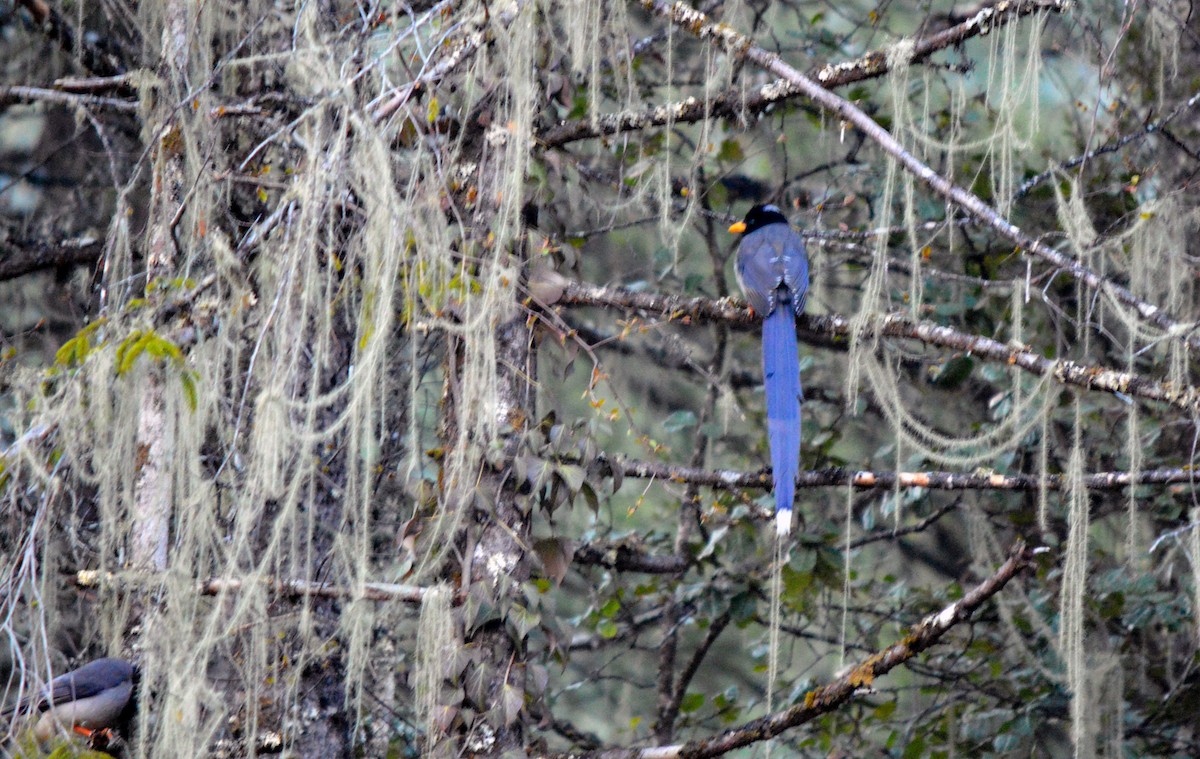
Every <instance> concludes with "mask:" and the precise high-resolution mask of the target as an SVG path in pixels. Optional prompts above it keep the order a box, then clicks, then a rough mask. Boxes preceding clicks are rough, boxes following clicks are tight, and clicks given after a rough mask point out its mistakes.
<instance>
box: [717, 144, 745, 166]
mask: <svg viewBox="0 0 1200 759" xmlns="http://www.w3.org/2000/svg"><path fill="white" fill-rule="evenodd" d="M717 160H718V161H729V162H732V163H740V162H741V161H744V160H746V154H745V153H744V152H742V146H741V144H740V143H739V142H738V141H737V140H735V139H732V138H730V139H728V140H722V141H721V149H720V150H719V151H717Z"/></svg>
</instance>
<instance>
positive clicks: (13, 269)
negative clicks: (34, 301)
mask: <svg viewBox="0 0 1200 759" xmlns="http://www.w3.org/2000/svg"><path fill="white" fill-rule="evenodd" d="M2 245H3V246H4V247H8V248H10V250H6V251H4V255H3V256H0V282H4V281H7V280H10V279H16V278H17V277H21V276H24V275H26V274H29V273H30V272H35V271H43V270H45V269H54V268H57V267H59V266H73V265H75V264H94V263H96V261H98V260H99V259H100V256H101V255H102V254H103V253H104V244H103V242H102V241H101V240H99V239H97V238H95V237H79V238H76V239H74V240H63V241H62V242H59V243H54V244H51V243H47V242H42V241H23V242H17V241H13V240H5V241H4V242H3V243H2Z"/></svg>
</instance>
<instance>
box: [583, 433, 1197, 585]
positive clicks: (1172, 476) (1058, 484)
mask: <svg viewBox="0 0 1200 759" xmlns="http://www.w3.org/2000/svg"><path fill="white" fill-rule="evenodd" d="M597 461H605V462H606V463H608V465H609V466H612V467H617V468H619V469H620V471H621V473H622V474H623V475H624V476H625V477H636V478H639V479H655V480H664V481H668V482H676V483H688V484H691V485H701V486H704V487H710V488H713V489H715V490H736V489H742V488H756V489H757V488H767V489H769V488H770V487H771V473H770V470H763V471H761V472H739V471H737V470H733V469H701V468H697V467H688V466H681V465H675V464H665V463H662V462H659V461H642V460H637V459H623V458H616V459H608V458H607V457H604V456H601V457H599V458H598V459H597ZM1198 479H1200V474H1198V473H1197V472H1196V470H1194V469H1192V468H1190V467H1177V468H1164V469H1148V470H1144V471H1140V472H1122V471H1114V472H1093V473H1092V474H1085V475H1084V476H1083V486H1084V487H1085V488H1087V489H1089V490H1120V489H1121V488H1126V487H1130V486H1134V485H1177V484H1189V483H1193V482H1196V481H1197V480H1198ZM847 485H849V486H851V487H855V488H860V489H864V490H865V489H869V488H897V487H900V488H925V489H926V490H1014V491H1033V490H1038V489H1039V488H1041V486H1042V482H1041V478H1039V477H1038V476H1037V475H1032V474H995V473H993V472H970V473H967V472H891V471H864V470H859V469H848V468H846V467H829V468H827V469H809V470H801V471H800V473H799V474H798V475H796V487H798V488H828V487H846V486H847ZM1069 485H1070V483H1069V482H1068V481H1067V478H1066V477H1065V476H1063V475H1061V474H1048V475H1046V488H1047V489H1048V490H1063V489H1064V488H1066V487H1068V486H1069ZM638 561H646V562H647V563H649V562H648V560H646V559H638ZM658 561H662V559H658ZM614 568H615V567H614ZM636 571H648V570H636Z"/></svg>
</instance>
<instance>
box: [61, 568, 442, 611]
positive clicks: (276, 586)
mask: <svg viewBox="0 0 1200 759" xmlns="http://www.w3.org/2000/svg"><path fill="white" fill-rule="evenodd" d="M139 579H140V580H144V581H146V582H159V581H160V580H161V577H159V576H158V575H156V574H152V573H146V572H141V573H134V574H132V575H131V574H130V573H123V574H120V575H116V574H113V573H112V572H99V571H97V570H94V569H81V570H79V571H78V572H75V573H74V574H73V576H72V583H73V584H74V585H75V586H76V587H79V588H100V587H128V586H131V585H136V584H138V581H139ZM253 586H259V587H265V588H268V589H270V590H271V591H273V592H274V593H276V594H278V595H280V596H283V597H286V598H306V597H307V598H343V599H345V598H348V599H354V600H360V599H361V600H366V601H382V602H394V601H401V602H404V603H420V602H421V601H422V599H424V598H425V594H426V593H427V592H428V588H425V587H422V586H420V585H403V584H399V583H393V582H366V583H363V584H362V586H360V587H358V588H351V587H343V586H338V585H333V584H331V583H327V582H315V581H313V580H298V579H286V578H285V579H279V578H274V577H264V578H262V579H259V580H243V579H241V578H237V577H211V578H209V579H207V580H200V581H199V582H198V583H197V584H196V592H198V593H199V594H200V595H202V596H216V595H220V594H222V593H240V592H242V591H243V590H245V589H247V588H249V587H253ZM461 601H462V599H461V598H457V597H456V598H455V599H454V603H461Z"/></svg>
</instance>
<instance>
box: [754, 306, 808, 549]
mask: <svg viewBox="0 0 1200 759" xmlns="http://www.w3.org/2000/svg"><path fill="white" fill-rule="evenodd" d="M762 344H763V385H764V389H765V391H766V396H767V442H768V443H769V445H770V448H771V471H772V474H773V475H774V479H775V518H776V523H775V524H776V529H777V531H778V532H779V534H780V535H785V534H787V533H789V532H791V530H792V498H793V496H794V495H795V492H796V472H797V471H799V469H800V401H801V399H802V397H803V393H802V391H801V389H800V363H799V360H798V359H797V357H796V314H795V312H794V311H793V309H792V303H791V302H790V301H782V300H781V302H779V303H778V304H777V305H776V307H775V309H774V310H773V311H772V312H771V313H770V314H769V315H768V316H767V318H766V320H765V321H764V322H763V335H762Z"/></svg>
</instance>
